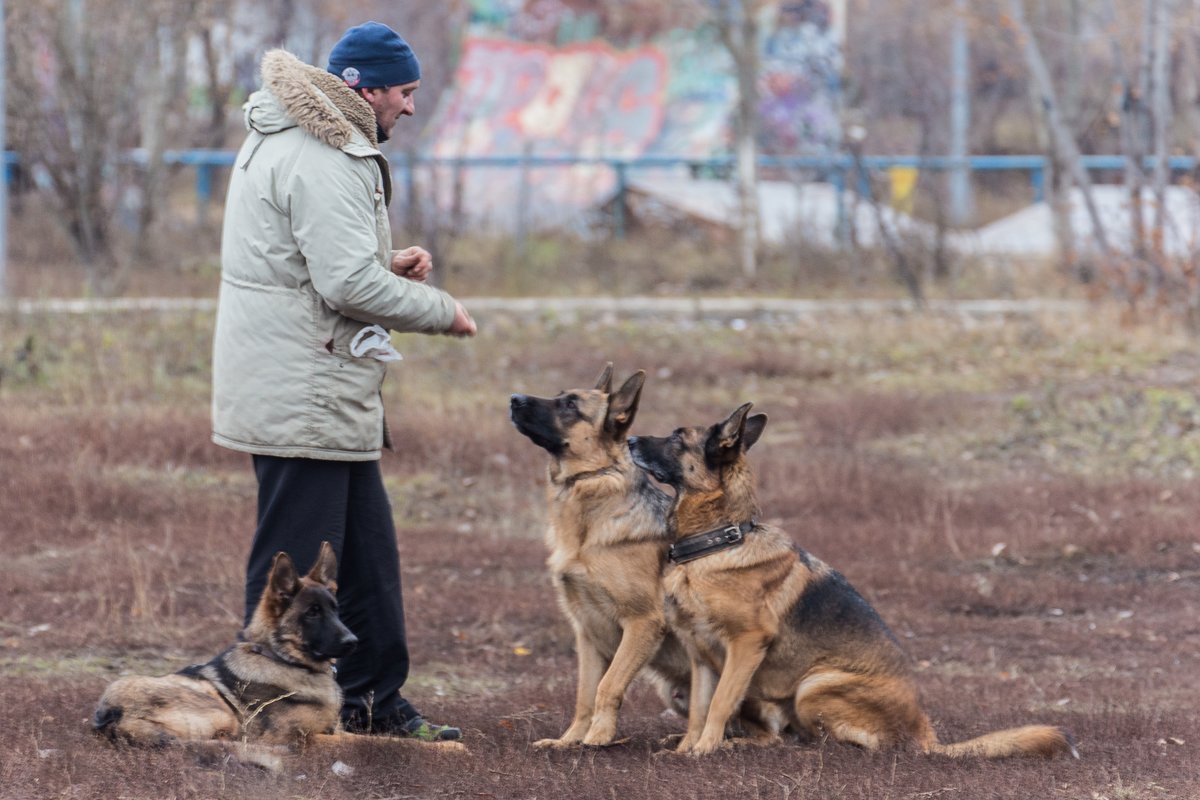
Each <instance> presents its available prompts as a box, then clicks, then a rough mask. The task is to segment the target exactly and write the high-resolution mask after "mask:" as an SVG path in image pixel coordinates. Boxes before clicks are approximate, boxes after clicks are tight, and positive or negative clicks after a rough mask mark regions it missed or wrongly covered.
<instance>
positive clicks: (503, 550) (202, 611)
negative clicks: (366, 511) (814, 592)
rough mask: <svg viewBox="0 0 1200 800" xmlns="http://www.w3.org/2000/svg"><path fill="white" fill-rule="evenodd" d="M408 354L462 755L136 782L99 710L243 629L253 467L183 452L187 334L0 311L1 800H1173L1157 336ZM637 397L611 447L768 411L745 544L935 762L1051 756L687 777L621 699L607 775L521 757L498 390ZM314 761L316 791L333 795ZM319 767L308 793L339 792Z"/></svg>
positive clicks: (196, 773) (936, 325) (1184, 789)
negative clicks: (1011, 742) (788, 554)
mask: <svg viewBox="0 0 1200 800" xmlns="http://www.w3.org/2000/svg"><path fill="white" fill-rule="evenodd" d="M479 321H480V324H481V331H482V332H481V335H480V336H479V338H478V339H477V340H475V341H472V342H460V341H454V340H449V339H442V338H421V337H405V338H402V339H401V340H400V341H399V348H400V350H401V351H402V352H403V353H404V355H405V361H404V362H402V363H400V364H398V365H395V367H394V368H393V370H392V373H391V377H390V379H389V383H388V385H387V387H386V398H387V401H388V408H389V418H390V421H391V424H392V428H393V431H394V432H395V434H396V436H395V438H396V440H397V442H398V443H399V449H398V450H397V451H396V452H395V453H392V454H388V455H387V456H386V457H385V459H384V472H385V475H386V476H387V481H388V486H389V490H390V492H391V496H392V498H393V503H394V510H395V514H396V518H397V523H398V528H399V531H400V533H399V535H400V539H401V541H400V548H401V557H402V562H403V569H404V581H405V593H406V600H407V605H408V610H409V625H410V629H411V645H412V649H413V653H414V662H415V667H414V673H415V674H414V676H413V679H412V681H411V683H410V685H409V687H408V690H407V694H408V695H409V696H410V697H411V698H412V699H413V700H414V702H415V703H416V704H417V706H418V707H419V708H421V709H422V710H423V712H424V713H425V714H426V715H427V716H429V717H431V718H433V719H436V720H440V721H450V722H453V723H455V724H458V725H461V726H462V727H463V728H464V729H465V735H466V743H467V746H468V747H469V749H470V754H469V755H467V756H456V755H445V754H438V753H432V752H426V751H424V750H413V749H401V750H396V749H395V748H391V747H389V746H387V745H386V744H382V743H377V742H367V743H365V744H362V745H357V746H354V747H347V748H344V749H342V750H339V751H337V752H330V751H316V750H312V749H310V750H308V751H306V752H302V753H298V754H296V755H294V756H289V757H288V758H287V759H286V765H285V769H284V771H283V772H282V773H281V774H279V775H271V774H266V773H263V772H262V771H260V770H258V769H255V768H252V767H246V766H240V765H238V764H237V763H234V762H220V761H218V762H201V761H199V760H197V758H196V757H194V756H192V755H189V754H188V753H186V752H183V751H181V750H179V749H176V748H165V749H161V750H154V751H131V750H126V749H119V748H115V747H113V746H112V745H110V744H108V743H106V742H103V741H100V740H99V739H97V738H95V737H94V736H93V735H92V734H91V733H90V731H89V729H88V725H87V720H88V718H89V716H90V714H91V712H92V709H93V707H94V704H95V701H96V699H97V698H98V697H99V695H100V692H101V690H102V689H103V688H104V686H105V685H106V683H107V682H108V681H110V680H112V679H113V678H114V677H116V676H118V675H120V674H122V673H124V672H128V671H138V672H149V673H161V672H169V671H173V670H175V669H178V668H180V667H182V666H185V665H187V664H190V663H193V662H196V661H200V660H205V659H207V658H208V657H210V656H211V655H212V654H213V653H215V652H217V651H218V650H219V649H221V648H222V647H224V646H225V645H226V644H228V643H229V642H230V641H231V640H232V639H233V637H234V636H235V634H236V632H237V629H238V622H239V615H240V608H241V580H242V572H243V568H244V558H245V553H246V550H247V547H248V543H249V539H250V536H251V533H252V529H253V518H254V483H253V477H252V473H251V470H250V465H249V459H248V457H245V456H242V455H239V454H235V453H231V452H228V451H224V450H222V449H220V448H217V447H216V446H214V445H212V444H210V443H209V440H208V430H209V429H208V364H209V357H208V354H209V342H210V336H211V324H212V319H211V316H209V315H207V314H193V313H178V312H177V313H170V314H165V313H161V314H160V313H140V314H122V315H117V314H107V315H94V316H71V317H67V316H38V315H33V316H29V315H26V316H14V315H8V316H0V370H2V371H0V554H2V558H0V676H2V678H0V796H2V797H5V798H58V797H61V798H244V797H254V798H266V799H268V800H269V799H271V798H543V799H546V800H551V799H554V798H567V797H573V798H658V797H678V798H721V799H722V800H726V799H727V798H781V799H783V798H792V799H793V800H800V798H835V799H837V798H875V799H878V800H883V799H884V798H897V799H898V798H940V799H942V800H982V799H983V798H1085V799H1087V800H1093V799H1094V800H1099V799H1100V798H1108V800H1118V799H1122V798H1127V799H1132V798H1137V799H1139V800H1140V799H1142V798H1145V799H1147V800H1148V799H1149V798H1194V797H1200V769H1198V768H1197V764H1198V763H1200V758H1198V757H1197V752H1198V750H1197V748H1198V746H1200V692H1198V691H1197V689H1196V676H1197V674H1200V523H1198V522H1197V520H1200V483H1198V481H1197V475H1196V471H1197V470H1198V469H1200V394H1198V392H1200V355H1198V354H1197V350H1196V344H1195V342H1194V341H1193V340H1189V339H1186V338H1184V337H1183V336H1182V335H1180V334H1177V333H1174V332H1172V331H1170V330H1163V329H1152V328H1127V327H1121V326H1119V325H1117V324H1115V323H1114V322H1113V320H1112V319H1110V318H1109V317H1108V316H1107V314H1106V313H1105V312H1104V311H1103V310H1096V311H1095V312H1094V313H1092V314H1089V315H1087V317H1086V318H1076V319H1049V318H1046V319H1009V320H1006V321H1002V320H975V321H969V320H955V319H946V318H929V317H920V316H888V317H876V318H863V317H855V316H841V317H829V318H820V319H813V320H800V321H797V320H791V321H789V320H771V321H767V320H749V321H747V322H746V324H745V325H734V326H730V325H729V324H720V323H706V322H702V321H695V320H690V321H682V320H676V321H670V322H667V321H664V322H661V323H656V324H650V323H644V322H639V323H634V322H629V321H620V320H617V321H612V320H609V321H595V320H586V319H584V320H561V319H559V320H555V319H539V320H517V319H510V318H504V317H501V316H498V315H496V316H489V317H484V318H482V319H480V320H479ZM607 360H611V361H613V362H615V364H616V370H617V375H618V378H623V377H624V375H626V374H628V372H630V371H632V370H633V369H637V368H643V369H645V370H647V372H648V374H649V379H648V381H647V386H646V390H645V395H644V398H643V403H642V411H641V413H640V415H639V418H638V420H637V421H636V423H635V425H634V433H660V432H665V431H667V430H669V429H671V428H673V427H675V426H677V425H679V424H694V423H700V422H708V421H712V420H714V419H716V416H717V415H718V414H724V413H726V412H728V411H729V410H731V409H732V408H733V407H735V406H736V405H737V404H739V403H741V402H743V401H746V400H751V401H754V402H755V404H756V409H757V410H760V411H764V412H766V413H767V414H768V415H769V416H770V424H769V426H768V428H767V431H766V433H765V435H764V437H763V440H762V442H761V443H760V444H759V445H758V446H757V447H756V449H755V451H754V452H753V453H752V454H751V455H752V460H753V462H754V464H755V466H756V468H757V470H758V473H759V476H760V484H761V493H760V498H761V500H762V503H763V506H764V512H765V515H766V516H767V517H768V518H770V519H772V520H774V521H777V522H779V523H781V524H782V525H784V526H786V527H787V529H788V530H790V531H792V532H793V534H794V536H795V538H796V540H797V541H798V542H800V543H802V544H803V545H804V546H805V547H806V548H808V549H809V550H810V551H812V552H813V553H814V554H816V555H818V556H819V557H821V558H822V559H824V560H826V561H828V562H830V563H831V564H833V565H834V566H835V567H837V568H838V569H840V570H841V571H842V572H843V573H844V574H845V575H846V576H847V577H848V578H849V579H850V580H851V582H853V583H854V584H855V585H856V586H857V587H858V588H859V590H860V591H861V592H862V593H863V594H864V595H865V596H866V597H867V598H868V599H869V600H871V601H872V602H873V603H874V604H875V606H876V607H877V609H878V610H879V612H880V613H881V615H882V616H883V617H884V619H885V620H886V621H887V622H888V623H889V625H890V626H891V627H892V629H893V631H894V632H895V634H896V636H897V637H898V638H899V640H900V641H901V642H902V643H903V644H904V646H905V648H906V649H907V651H908V653H909V654H910V655H911V657H912V660H913V663H914V665H915V670H916V673H917V675H918V678H919V680H920V683H921V686H922V691H923V695H924V698H925V704H926V707H927V708H928V710H929V712H930V715H931V717H932V718H933V719H934V721H935V725H936V727H937V729H938V731H939V733H940V735H941V737H942V739H943V740H946V741H952V740H959V739H963V738H967V737H971V736H974V735H978V734H980V733H983V732H985V731H987V730H991V729H995V728H1000V727H1005V726H1010V725H1014V724H1020V723H1024V722H1047V723H1054V724H1061V725H1066V726H1068V727H1069V728H1071V729H1072V730H1073V731H1074V733H1075V735H1076V737H1077V740H1078V744H1079V750H1080V753H1081V756H1082V758H1081V759H1080V760H1079V761H1070V760H1058V761H1048V762H1047V761H1006V762H996V763H982V762H974V761H969V762H953V761H949V760H945V759H939V758H929V757H924V756H922V755H919V754H916V753H908V752H885V753H878V754H871V753H865V752H862V751H860V750H857V749H855V748H852V747H848V746H844V745H839V744H835V743H830V742H824V741H811V742H801V741H789V742H787V743H786V744H784V745H783V746H779V747H774V748H769V749H754V748H737V749H732V750H729V751H726V752H722V753H719V754H717V755H715V756H712V757H709V758H706V759H703V760H695V759H691V758H686V757H678V756H675V755H673V754H671V753H670V752H668V751H667V750H666V748H665V746H664V745H663V744H662V740H663V739H664V738H665V737H667V736H668V735H670V734H672V733H676V732H679V731H681V730H682V721H681V720H680V719H679V718H677V717H672V716H669V715H664V714H663V713H662V707H661V705H660V704H659V703H658V701H657V699H656V697H655V696H654V695H653V694H652V692H650V691H649V689H648V688H647V687H645V686H642V685H641V684H637V685H635V689H634V691H633V693H632V695H631V697H629V698H628V700H627V702H626V704H625V707H624V709H623V711H622V718H621V735H622V737H623V739H624V743H623V744H620V745H618V746H614V747H611V748H607V749H602V750H593V749H576V750H570V751H566V752H555V753H547V752H543V751H538V750H534V749H533V748H532V746H531V742H533V741H534V740H535V739H538V738H542V737H545V736H550V735H557V734H558V733H559V732H561V730H562V729H563V728H564V727H565V724H566V722H567V721H568V719H569V717H570V705H571V703H572V698H573V692H574V671H573V663H574V662H573V656H572V649H571V636H570V633H569V631H568V628H567V626H566V624H565V622H564V621H563V618H562V616H561V615H560V614H559V612H558V610H557V608H556V606H555V603H554V599H553V595H552V592H551V589H550V587H549V585H548V582H547V580H546V576H545V571H544V566H543V560H544V557H545V550H544V545H543V543H542V541H541V535H542V522H543V518H544V510H543V497H542V489H541V487H542V479H543V469H544V459H543V458H542V455H541V453H540V451H537V450H536V449H535V448H534V447H533V446H532V445H531V444H530V443H529V442H528V441H527V440H526V439H524V438H523V437H521V436H520V435H518V434H517V433H516V432H515V431H514V430H513V429H512V426H511V424H510V423H509V421H508V417H507V403H508V396H509V394H510V393H511V392H517V391H519V392H530V393H534V394H553V393H555V392H557V391H558V390H560V389H564V388H568V387H571V386H576V385H579V384H581V383H584V382H586V381H590V380H591V379H592V378H593V377H594V376H595V374H596V373H597V372H598V370H599V368H600V367H601V366H602V365H603V363H604V362H605V361H607ZM339 762H340V763H339ZM335 767H336V768H335Z"/></svg>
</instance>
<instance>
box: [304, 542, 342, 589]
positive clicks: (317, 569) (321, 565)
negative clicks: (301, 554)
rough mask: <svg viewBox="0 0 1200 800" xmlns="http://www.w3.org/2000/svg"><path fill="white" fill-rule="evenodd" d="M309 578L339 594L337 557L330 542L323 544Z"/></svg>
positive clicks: (309, 572)
mask: <svg viewBox="0 0 1200 800" xmlns="http://www.w3.org/2000/svg"><path fill="white" fill-rule="evenodd" d="M308 578H309V579H310V580H314V581H316V582H317V583H321V584H324V585H325V588H327V589H328V590H329V591H331V592H333V593H335V594H336V593H337V555H335V554H334V552H333V547H332V546H331V545H330V544H329V542H321V552H320V553H318V554H317V562H316V563H315V564H313V565H312V569H310V570H309V571H308Z"/></svg>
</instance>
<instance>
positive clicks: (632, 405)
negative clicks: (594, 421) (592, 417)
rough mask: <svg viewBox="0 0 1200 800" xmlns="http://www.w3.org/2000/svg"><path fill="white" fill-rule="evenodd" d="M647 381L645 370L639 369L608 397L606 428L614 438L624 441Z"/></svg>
mask: <svg viewBox="0 0 1200 800" xmlns="http://www.w3.org/2000/svg"><path fill="white" fill-rule="evenodd" d="M645 383H646V372H645V370H640V369H639V370H638V371H637V372H635V373H633V374H632V375H630V376H629V380H627V381H625V383H624V384H623V385H622V386H621V388H620V389H618V390H617V393H616V394H614V395H609V398H608V415H607V416H606V417H605V418H604V430H605V431H606V432H607V433H608V434H609V435H610V436H612V438H613V439H615V440H617V441H619V442H623V441H625V434H626V433H627V432H628V431H629V426H631V425H633V418H634V416H636V415H637V409H638V402H639V401H640V400H641V398H642V386H643V385H645Z"/></svg>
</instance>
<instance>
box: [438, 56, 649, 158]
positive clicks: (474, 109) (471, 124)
mask: <svg viewBox="0 0 1200 800" xmlns="http://www.w3.org/2000/svg"><path fill="white" fill-rule="evenodd" d="M667 76H668V69H667V62H666V59H665V58H664V57H663V54H662V52H661V51H659V50H658V49H657V48H652V47H643V48H639V49H637V50H629V51H620V52H619V51H616V50H613V49H612V48H610V47H608V46H607V45H604V44H600V43H591V44H584V45H571V46H568V47H561V48H555V47H550V46H547V45H533V44H523V43H520V42H511V41H503V40H495V39H490V40H489V39H477V38H471V39H468V41H467V44H466V48H465V50H464V53H463V57H462V61H461V63H460V64H459V68H458V73H457V75H456V78H455V88H454V91H453V92H452V94H451V96H450V97H449V99H448V100H447V101H446V102H444V103H443V104H442V106H441V107H440V108H439V109H438V113H437V117H436V119H435V121H434V123H433V124H432V125H431V129H432V130H434V131H436V138H435V139H434V140H433V143H432V151H433V153H434V155H438V156H444V157H457V156H467V155H498V156H519V155H522V153H524V152H526V150H527V149H528V150H529V151H531V152H533V153H535V154H536V155H540V156H546V155H606V156H635V155H639V154H641V153H643V152H645V150H646V148H647V146H648V145H649V144H650V142H651V141H653V139H654V138H655V136H657V134H658V132H659V130H660V129H661V128H662V118H663V96H664V92H665V90H666V86H667Z"/></svg>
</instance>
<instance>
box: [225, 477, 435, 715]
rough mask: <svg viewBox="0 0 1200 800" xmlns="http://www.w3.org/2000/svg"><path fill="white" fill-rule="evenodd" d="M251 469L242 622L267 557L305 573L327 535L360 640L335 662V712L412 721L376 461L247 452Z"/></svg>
mask: <svg viewBox="0 0 1200 800" xmlns="http://www.w3.org/2000/svg"><path fill="white" fill-rule="evenodd" d="M254 472H255V474H256V475H257V476H258V528H257V530H256V531H255V533H254V542H253V544H252V545H251V547H250V559H249V563H248V564H247V568H246V621H247V622H249V620H250V617H251V615H252V614H253V613H254V609H255V608H256V607H257V606H258V600H259V596H260V595H261V594H262V591H263V588H264V587H266V585H267V577H268V576H269V575H270V572H271V562H272V560H273V559H274V558H275V554H276V553H277V552H279V551H280V550H283V551H284V552H286V553H287V554H288V555H289V556H291V557H292V560H293V561H294V562H295V563H296V569H297V570H299V571H300V573H301V574H304V573H306V572H308V570H309V569H310V568H311V567H312V565H313V564H314V563H315V562H316V560H317V553H318V552H319V550H320V547H321V542H322V541H326V540H327V541H328V542H329V543H330V545H331V546H332V547H333V551H334V553H336V554H337V561H338V576H337V583H338V591H337V597H338V608H339V612H340V616H341V618H342V621H343V622H345V623H346V625H347V627H349V628H350V630H352V631H353V632H354V635H355V636H357V637H358V647H356V648H355V650H354V652H353V653H351V654H350V655H348V656H346V657H345V658H342V659H339V660H338V664H337V678H338V683H339V684H340V685H341V687H342V692H343V693H344V695H345V699H344V705H343V707H342V717H343V719H344V720H346V722H347V725H348V726H349V727H351V728H363V727H367V726H369V725H370V723H371V721H372V720H376V721H382V720H383V719H384V718H387V717H391V718H393V719H394V718H396V717H400V718H403V719H411V718H412V717H415V716H416V715H417V712H416V710H415V709H414V708H413V707H412V706H411V705H410V704H409V703H408V701H407V700H405V699H404V698H403V697H401V695H400V687H401V686H403V685H404V681H405V680H407V678H408V641H407V639H406V637H405V632H404V601H403V599H402V597H401V594H400V554H399V551H398V550H397V548H396V528H395V524H394V523H393V522H392V507H391V504H390V503H389V502H388V498H387V492H386V491H385V490H384V487H383V475H382V473H381V472H380V468H379V462H378V461H318V460H315V459H308V458H277V457H275V456H254Z"/></svg>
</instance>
